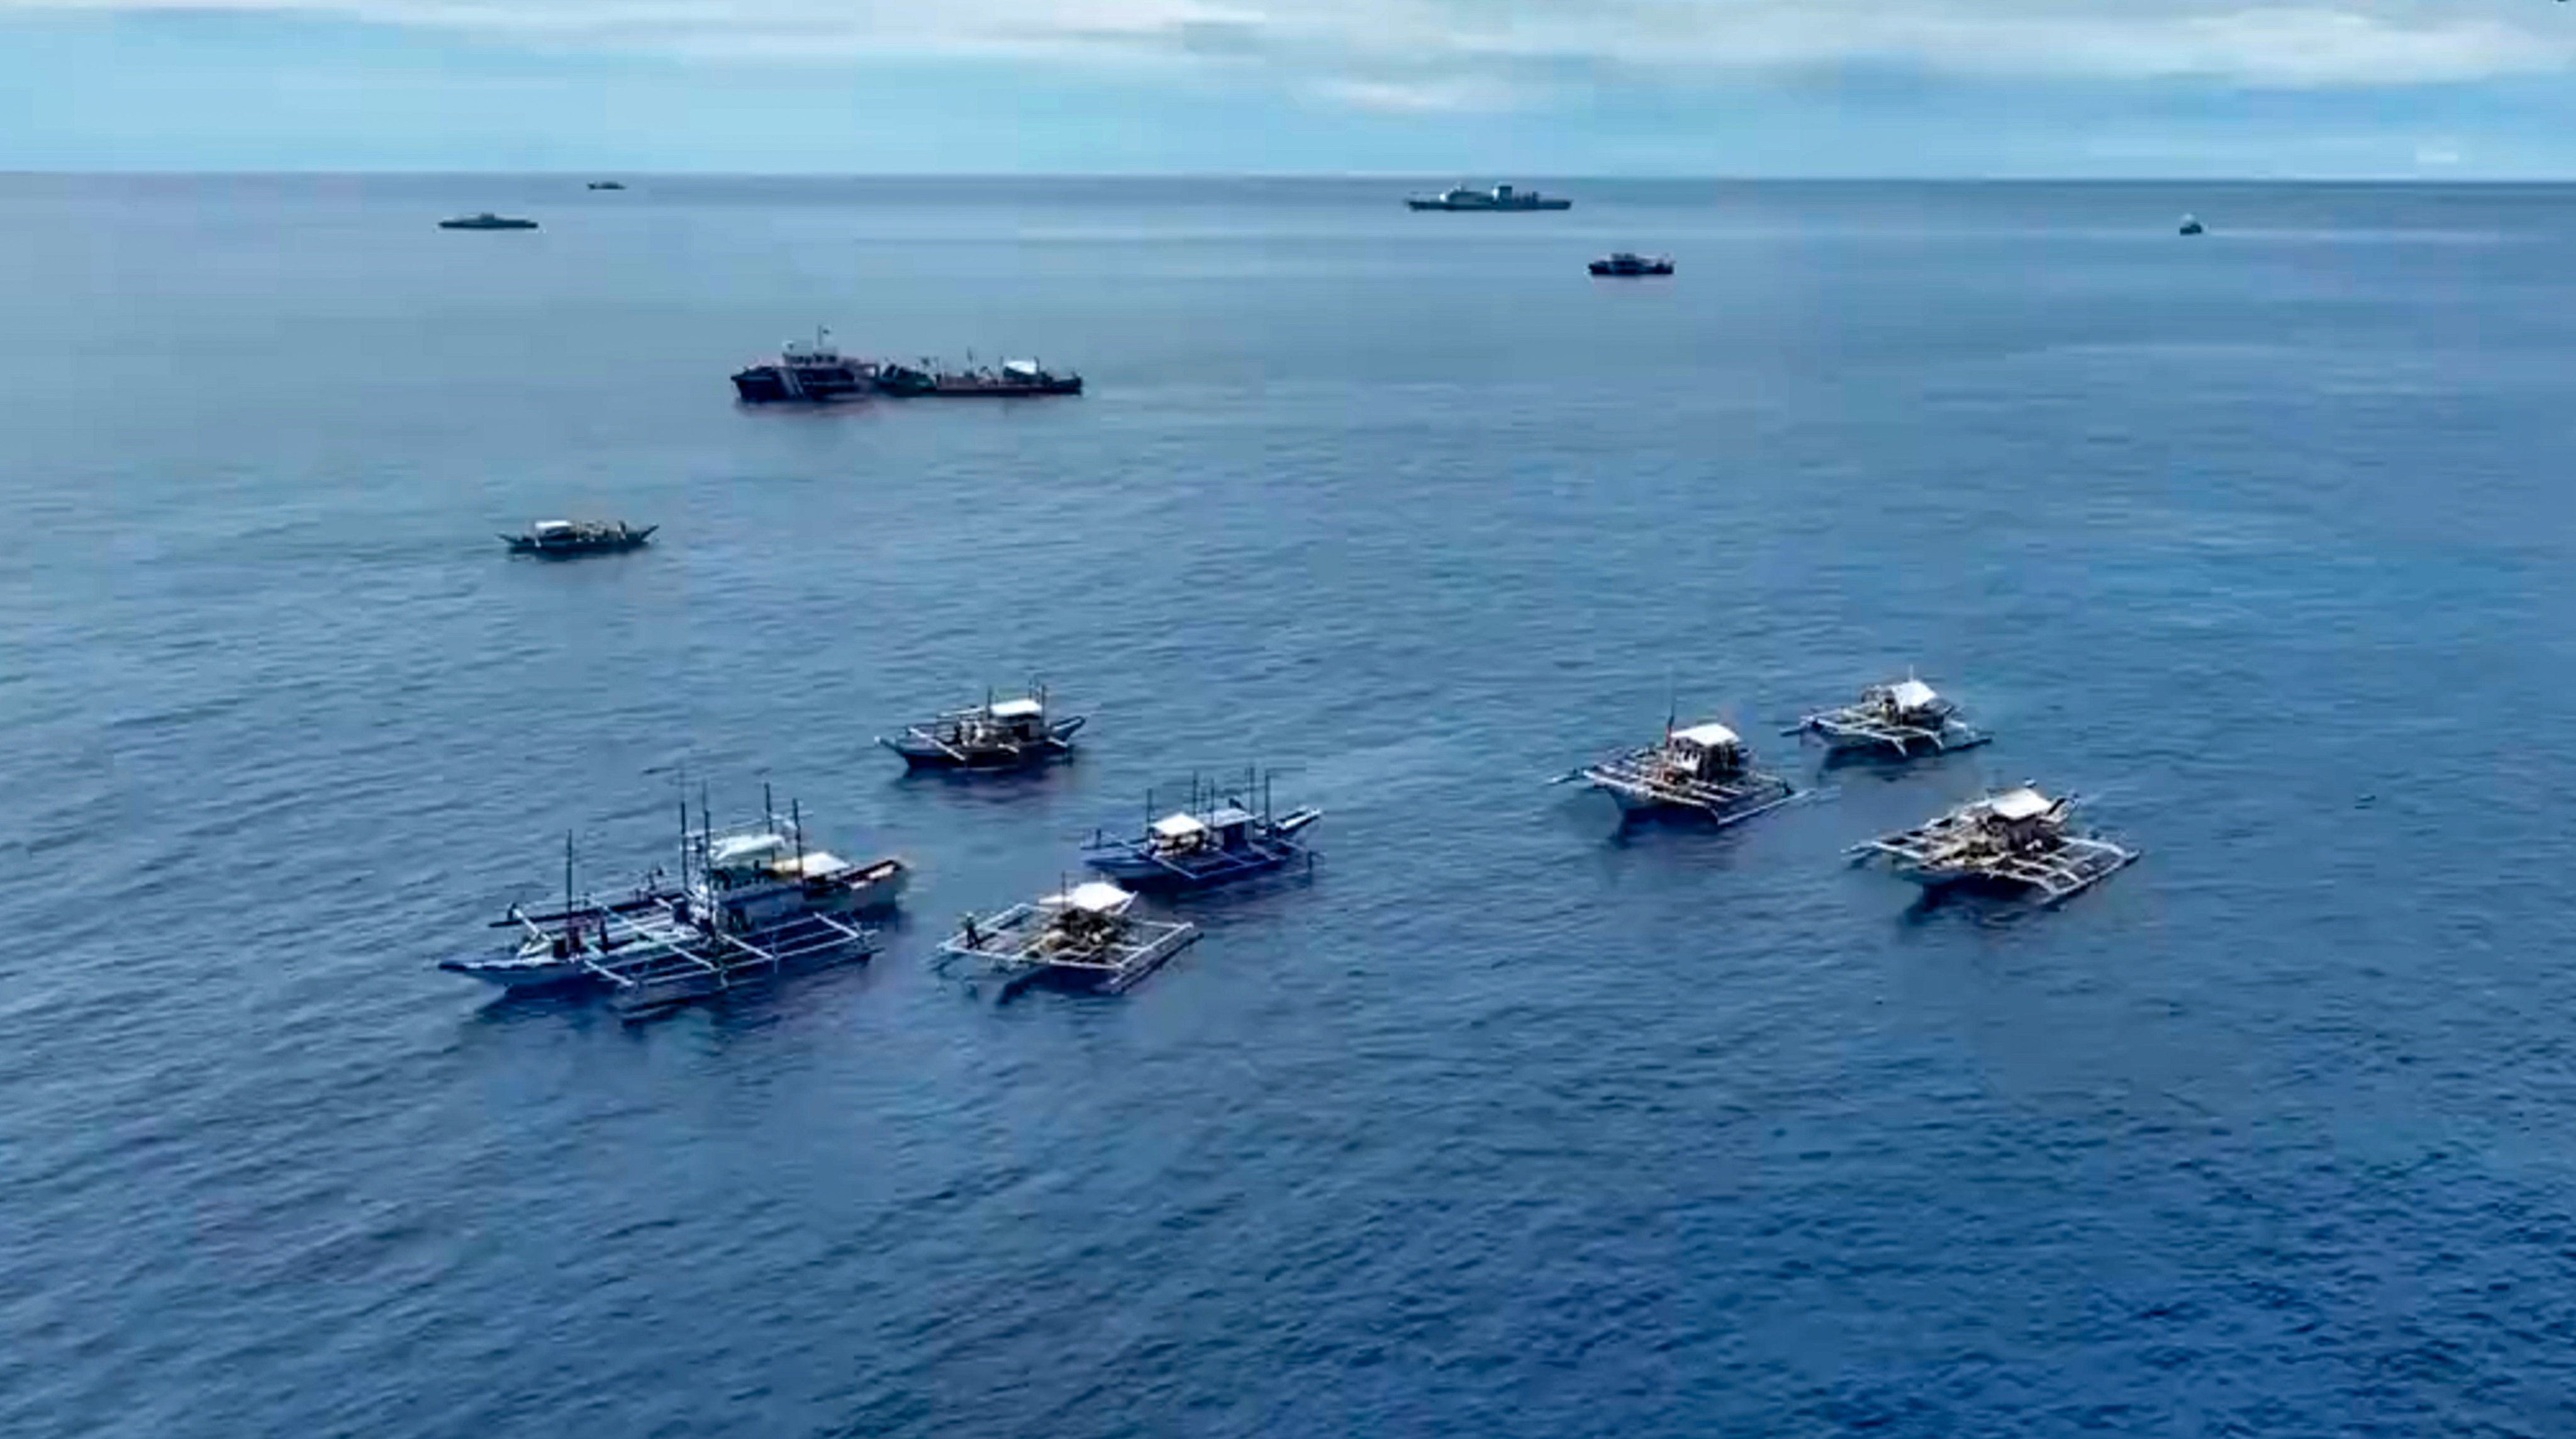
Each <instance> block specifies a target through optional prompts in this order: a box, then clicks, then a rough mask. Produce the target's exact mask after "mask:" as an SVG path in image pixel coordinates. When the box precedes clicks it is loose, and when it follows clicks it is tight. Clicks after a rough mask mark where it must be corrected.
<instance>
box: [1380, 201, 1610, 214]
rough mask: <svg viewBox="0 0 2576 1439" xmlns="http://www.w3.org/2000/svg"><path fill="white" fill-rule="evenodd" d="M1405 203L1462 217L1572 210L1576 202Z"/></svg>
mask: <svg viewBox="0 0 2576 1439" xmlns="http://www.w3.org/2000/svg"><path fill="white" fill-rule="evenodd" d="M1404 203H1405V204H1406V206H1408V207H1409V208H1412V209H1415V210H1445V211H1449V212H1451V213H1453V214H1460V215H1485V214H1493V215H1511V214H1520V213H1524V212H1528V211H1536V210H1571V209H1573V208H1574V202H1573V201H1572V200H1538V201H1534V202H1529V203H1522V202H1519V201H1514V202H1513V203H1511V204H1508V205H1496V204H1493V203H1490V202H1486V203H1480V204H1459V203H1457V202H1454V201H1450V200H1407V201H1405V202H1404Z"/></svg>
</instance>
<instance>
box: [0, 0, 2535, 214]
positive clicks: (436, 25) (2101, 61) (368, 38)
mask: <svg viewBox="0 0 2576 1439" xmlns="http://www.w3.org/2000/svg"><path fill="white" fill-rule="evenodd" d="M0 170H70V171H83V170H147V171H196V170H333V171H356V170H431V171H481V170H516V171H526V170H542V171H612V170H613V171H619V172H627V173H673V172H691V171H719V172H759V173H772V174H791V173H827V174H858V173H1007V174H1028V173H1072V174H1126V173H1164V174H1236V173H1249V174H1383V175H1421V176H1461V177H1464V176H1475V177H1480V178H1482V177H1493V178H1524V179H1534V178H1545V177H1551V176H1624V175H1640V176H1647V175H1689V176H1733V175H1743V176H1823V177H1914V176H1937V177H1952V176H1956V177H1990V178H2017V177H2105V178H2151V177H2167V176H2171V177H2193V178H2198V177H2208V176H2245V177H2254V178H2286V177H2307V178H2329V179H2330V178H2392V177H2397V178H2404V177H2422V178H2442V179H2539V178H2576V5H2571V4H2565V3H2559V0H2280V3H2264V0H946V3H943V0H0Z"/></svg>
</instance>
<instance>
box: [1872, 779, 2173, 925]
mask: <svg viewBox="0 0 2576 1439" xmlns="http://www.w3.org/2000/svg"><path fill="white" fill-rule="evenodd" d="M2075 805H2076V800H2075V798H2074V796H2072V795H2069V796H2066V797H2064V798H2059V799H2051V798H2049V797H2048V796H2047V795H2045V794H2043V793H2041V792H2040V791H2039V790H2038V789H2037V788H2036V787H2034V786H2031V785H2027V784H2025V785H2021V786H2018V787H2016V788H2013V789H2008V790H2004V791H2002V792H2000V793H1997V794H1990V795H1987V796H1984V797H1983V798H1980V799H1975V800H1971V801H1969V802H1968V803H1966V804H1963V805H1960V806H1959V807H1958V808H1956V809H1953V810H1951V811H1949V812H1948V813H1946V814H1943V815H1941V816H1940V817H1938V818H1936V819H1934V820H1932V821H1930V822H1929V823H1926V824H1922V825H1918V826H1916V827H1915V828H1913V829H1909V830H1904V831H1901V832H1899V833H1896V834H1891V835H1886V836H1883V837H1881V838H1879V839H1874V840H1871V841H1869V842H1868V843H1866V844H1860V845H1855V846H1853V848H1852V849H1851V851H1850V853H1851V854H1852V855H1853V857H1854V858H1855V860H1856V861H1859V862H1867V861H1870V860H1874V859H1884V860H1886V861H1888V863H1889V865H1890V867H1892V868H1893V869H1894V870H1895V871H1896V872H1897V873H1898V874H1900V875H1902V876H1904V877H1905V878H1907V879H1910V880H1912V881H1913V882H1915V883H1916V884H1919V885H1921V886H1923V887H1924V889H1926V890H1927V891H1938V890H1944V889H1951V888H1981V889H1989V890H1996V891H2001V892H2007V893H2013V894H2019V895H2022V896H2025V897H2028V898H2033V899H2036V900H2037V901H2039V902H2040V903H2041V904H2044V905H2055V904H2061V903H2063V902H2065V901H2066V900H2069V899H2072V898H2074V897H2075V896H2076V895H2078V894H2081V893H2083V892H2084V891H2085V890H2088V889H2090V888H2092V887H2093V886H2094V885H2096V884H2099V883H2101V882H2102V881H2103V880H2105V879H2107V878H2109V877H2110V876H2111V875H2113V874H2116V873H2118V872H2119V871H2120V870H2122V869H2125V868H2127V867H2128V866H2129V865H2131V864H2133V863H2135V862H2136V860H2137V858H2138V855H2137V851H2135V850H2133V849H2130V848H2128V847H2127V846H2125V845H2122V844H2120V843H2118V842H2116V841H2114V840H2111V839H2107V838H2105V837H2103V836H2101V835H2099V834H2091V833H2079V832H2078V831H2077V830H2076V829H2075V827H2074V823H2073V814H2074V810H2075Z"/></svg>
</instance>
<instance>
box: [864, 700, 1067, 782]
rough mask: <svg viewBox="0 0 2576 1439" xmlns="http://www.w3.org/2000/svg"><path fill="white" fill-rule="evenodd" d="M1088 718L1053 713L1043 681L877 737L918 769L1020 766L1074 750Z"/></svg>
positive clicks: (905, 761) (1058, 756)
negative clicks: (1024, 690) (1026, 689)
mask: <svg viewBox="0 0 2576 1439" xmlns="http://www.w3.org/2000/svg"><path fill="white" fill-rule="evenodd" d="M1088 718H1089V717H1088V716H1085V715H1067V716H1065V717H1064V718H1062V719H1055V718H1051V717H1050V716H1049V712H1048V709H1047V692H1046V688H1045V687H1044V686H1042V685H1040V686H1033V687H1031V688H1030V690H1029V692H1028V693H1026V694H1023V695H1017V696H1014V697H1012V698H1010V699H1004V700H997V699H994V698H992V697H991V696H989V695H987V696H986V697H985V699H984V702H983V703H982V704H980V705H975V706H972V707H970V708H967V709H962V710H951V711H949V712H948V713H946V714H943V715H936V716H933V717H932V718H930V719H927V720H924V721H922V722H921V723H919V724H914V725H906V726H905V727H904V731H903V733H901V734H899V735H891V736H889V735H879V736H877V743H878V744H881V745H884V746H885V747H886V748H887V749H890V750H893V751H894V752H895V753H896V754H899V755H901V756H903V762H904V763H905V764H906V765H908V766H910V767H911V768H914V769H945V770H1001V769H1020V768H1023V767H1025V766H1028V765H1033V764H1042V763H1044V762H1046V761H1048V760H1051V759H1061V758H1064V757H1066V756H1068V755H1071V754H1072V753H1073V737H1074V735H1075V734H1077V733H1079V732H1080V731H1081V729H1082V727H1083V725H1084V724H1085V723H1086V722H1087V720H1088Z"/></svg>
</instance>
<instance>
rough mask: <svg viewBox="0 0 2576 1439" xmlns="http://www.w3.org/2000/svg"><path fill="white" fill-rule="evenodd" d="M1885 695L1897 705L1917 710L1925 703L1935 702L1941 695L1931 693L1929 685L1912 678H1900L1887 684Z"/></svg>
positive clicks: (1937, 701)
mask: <svg viewBox="0 0 2576 1439" xmlns="http://www.w3.org/2000/svg"><path fill="white" fill-rule="evenodd" d="M1887 697H1888V698H1889V699H1891V700H1894V701H1895V702H1896V703H1897V705H1898V706H1899V707H1901V708H1904V709H1910V710H1919V709H1922V708H1924V707H1925V706H1927V705H1932V704H1937V703H1939V702H1940V699H1941V696H1939V695H1938V694H1935V693H1933V690H1932V687H1931V686H1930V685H1927V684H1925V683H1924V682H1923V681H1921V680H1918V679H1912V678H1907V679H1901V680H1898V681H1897V682H1896V683H1894V684H1892V685H1889V686H1888V687H1887Z"/></svg>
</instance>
